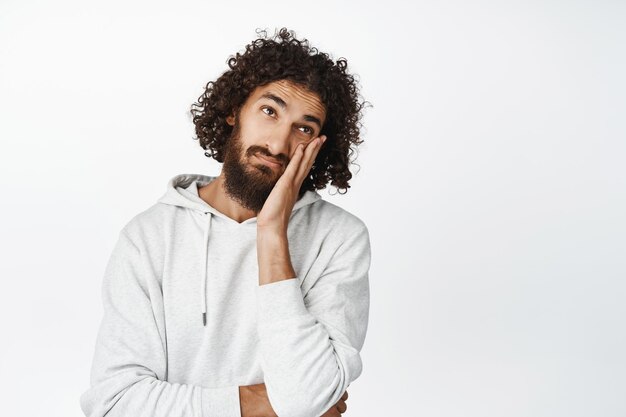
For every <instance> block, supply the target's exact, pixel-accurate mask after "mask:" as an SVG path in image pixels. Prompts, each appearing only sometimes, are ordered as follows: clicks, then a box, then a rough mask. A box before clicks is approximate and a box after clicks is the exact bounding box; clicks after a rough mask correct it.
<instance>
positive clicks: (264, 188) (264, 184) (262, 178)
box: [222, 117, 289, 214]
mask: <svg viewBox="0 0 626 417" xmlns="http://www.w3.org/2000/svg"><path fill="white" fill-rule="evenodd" d="M240 130H241V129H240V126H239V120H238V117H236V118H235V127H234V129H233V133H232V134H231V137H230V138H229V140H228V142H227V144H226V149H225V152H224V165H223V166H222V171H223V172H224V191H225V192H226V194H227V195H228V196H229V197H230V198H231V199H233V200H235V201H236V202H238V203H239V204H240V205H241V206H242V207H244V208H246V209H248V210H251V211H253V212H254V213H256V214H258V213H259V212H260V211H261V209H262V208H263V205H264V204H265V201H266V200H267V197H269V195H270V193H271V192H272V190H273V189H274V186H275V185H276V182H277V181H278V179H279V178H280V176H281V175H282V171H278V170H276V169H273V168H272V167H270V166H267V165H263V164H261V163H260V162H259V163H250V162H248V161H249V160H250V159H251V158H252V157H253V156H254V155H255V154H260V155H264V156H267V157H268V158H270V159H272V160H278V161H280V162H281V163H282V164H283V167H286V166H287V163H288V162H289V161H288V160H287V158H285V157H284V156H283V155H278V156H274V155H270V154H269V152H268V151H267V150H266V149H265V148H262V147H260V146H251V147H249V148H248V149H246V150H245V152H244V150H243V145H242V143H241V136H240Z"/></svg>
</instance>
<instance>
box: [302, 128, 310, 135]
mask: <svg viewBox="0 0 626 417" xmlns="http://www.w3.org/2000/svg"><path fill="white" fill-rule="evenodd" d="M301 127H302V128H304V129H307V131H306V132H305V133H306V134H308V135H312V134H313V129H311V128H310V127H309V126H301Z"/></svg>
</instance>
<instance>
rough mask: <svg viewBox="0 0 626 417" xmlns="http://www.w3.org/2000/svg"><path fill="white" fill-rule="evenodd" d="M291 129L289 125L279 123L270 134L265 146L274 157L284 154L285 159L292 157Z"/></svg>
mask: <svg viewBox="0 0 626 417" xmlns="http://www.w3.org/2000/svg"><path fill="white" fill-rule="evenodd" d="M290 135H291V127H290V126H289V124H288V123H279V124H277V125H276V126H275V127H274V129H272V130H271V131H270V132H269V135H268V137H267V139H266V140H265V146H266V147H267V150H268V152H270V153H271V154H272V155H274V156H276V155H280V154H283V155H284V156H285V157H287V158H290V157H291V149H290Z"/></svg>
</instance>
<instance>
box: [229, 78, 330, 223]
mask: <svg viewBox="0 0 626 417" xmlns="http://www.w3.org/2000/svg"><path fill="white" fill-rule="evenodd" d="M325 120H326V110H325V108H324V105H323V104H322V102H321V101H320V99H319V97H318V96H317V95H316V94H315V93H313V92H311V91H309V90H306V89H305V88H303V87H300V86H297V85H295V84H293V83H290V82H288V81H276V82H272V83H270V84H267V85H264V86H261V87H257V88H256V89H255V90H254V91H253V92H252V93H251V94H250V96H249V97H248V99H247V100H246V102H245V103H244V105H243V106H242V108H241V109H240V112H239V114H238V115H237V116H234V115H233V116H230V117H229V118H228V119H227V122H228V124H230V125H231V126H234V129H233V133H232V135H231V137H230V139H229V140H228V143H227V145H226V149H225V153H224V165H223V167H222V170H223V172H224V188H225V191H226V193H227V194H228V195H229V196H230V197H231V198H232V199H234V200H235V201H237V202H239V204H241V205H242V206H243V207H245V208H247V209H249V210H252V211H254V212H255V213H258V212H260V211H261V209H262V208H263V204H264V203H265V200H266V199H267V197H268V196H269V195H270V193H271V191H272V189H273V188H274V185H275V184H276V182H277V181H278V179H279V178H280V176H281V175H282V174H283V172H284V171H285V169H286V168H287V165H288V164H289V161H290V160H291V157H292V156H293V153H294V152H295V150H296V147H297V146H298V144H300V143H302V142H305V143H308V142H310V141H311V140H313V139H315V138H316V137H317V136H319V135H320V133H321V130H322V126H323V125H324V122H325Z"/></svg>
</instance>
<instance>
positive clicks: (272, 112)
mask: <svg viewBox="0 0 626 417" xmlns="http://www.w3.org/2000/svg"><path fill="white" fill-rule="evenodd" d="M263 110H269V111H270V112H271V114H268V113H266V112H265V111H263ZM261 111H263V113H265V114H267V115H268V116H271V115H273V114H275V113H276V112H275V111H274V109H273V108H271V107H261Z"/></svg>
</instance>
